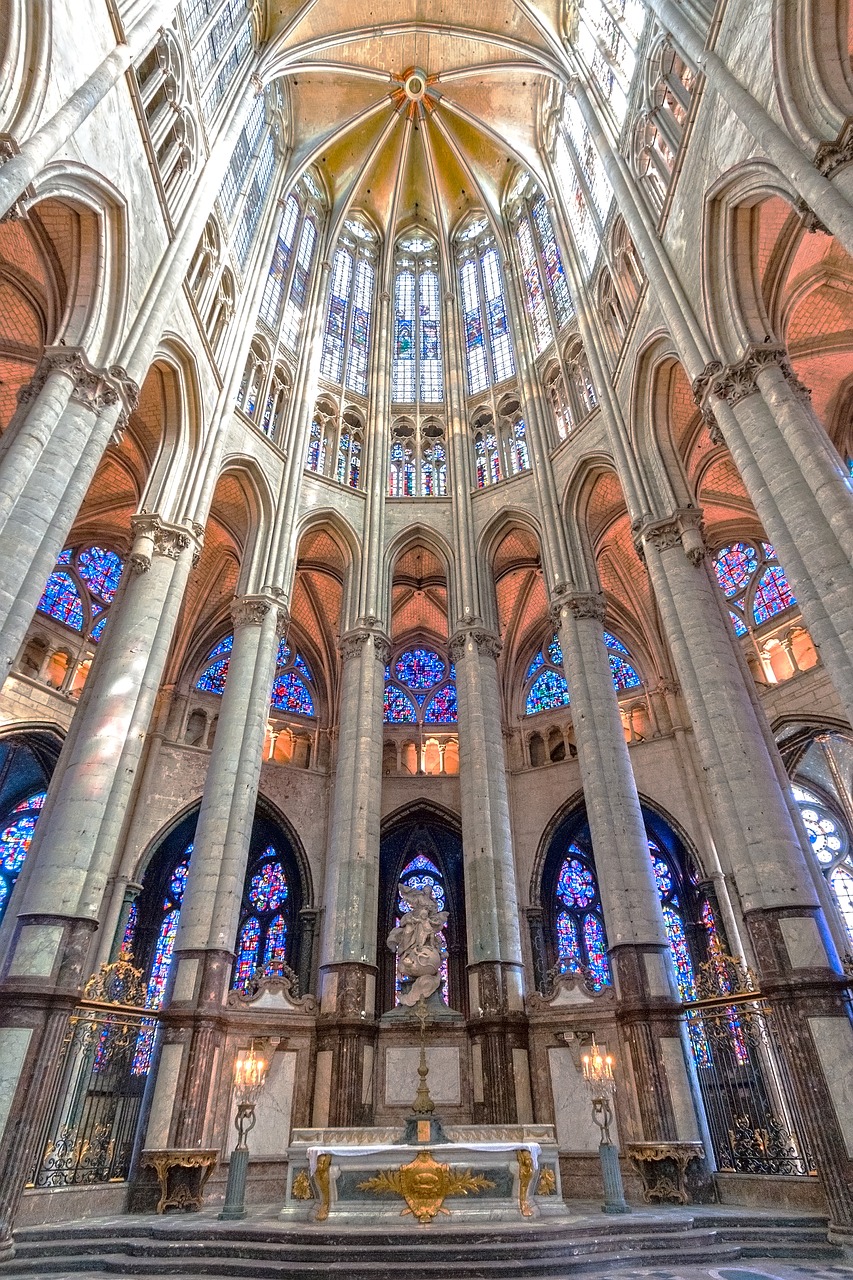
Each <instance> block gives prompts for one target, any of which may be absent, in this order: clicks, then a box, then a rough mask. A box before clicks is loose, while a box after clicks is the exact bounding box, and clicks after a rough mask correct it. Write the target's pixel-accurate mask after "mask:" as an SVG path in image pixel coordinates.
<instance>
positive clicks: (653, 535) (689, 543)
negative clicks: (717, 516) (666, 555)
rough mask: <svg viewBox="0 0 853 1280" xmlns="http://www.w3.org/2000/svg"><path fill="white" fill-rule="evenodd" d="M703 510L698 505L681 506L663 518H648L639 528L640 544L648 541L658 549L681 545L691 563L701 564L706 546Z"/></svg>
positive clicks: (668, 549)
mask: <svg viewBox="0 0 853 1280" xmlns="http://www.w3.org/2000/svg"><path fill="white" fill-rule="evenodd" d="M703 525H704V522H703V517H702V512H701V511H700V509H699V508H698V507H681V508H680V509H679V510H678V511H674V512H673V513H672V515H671V516H666V517H665V518H664V519H663V520H646V521H644V522H643V523H642V524H641V525H640V526H639V529H638V534H639V539H640V545H644V544H646V543H648V544H650V545H651V546H653V547H655V548H656V550H658V551H671V550H672V549H673V548H674V547H681V549H682V550H683V551H684V554H685V555H686V556H687V559H688V560H689V561H690V563H691V564H694V565H696V564H701V562H702V561H703V560H704V558H705V554H706V547H705V537H704V532H703Z"/></svg>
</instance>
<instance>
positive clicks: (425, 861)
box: [400, 853, 441, 880]
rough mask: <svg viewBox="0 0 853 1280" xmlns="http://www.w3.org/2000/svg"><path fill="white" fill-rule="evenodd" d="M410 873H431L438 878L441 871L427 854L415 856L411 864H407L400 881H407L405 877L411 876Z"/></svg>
mask: <svg viewBox="0 0 853 1280" xmlns="http://www.w3.org/2000/svg"><path fill="white" fill-rule="evenodd" d="M410 871H431V872H432V873H433V875H436V876H437V875H440V874H441V872H440V871H439V869H438V867H437V866H436V865H435V863H434V862H433V861H432V859H431V858H428V857H427V856H426V854H425V853H416V854H415V856H414V858H412V860H411V862H409V863H407V864H406V866H405V867H404V869H403V874H402V876H401V877H400V879H401V880H403V879H405V877H406V876H407V875H408V874H409V872H410Z"/></svg>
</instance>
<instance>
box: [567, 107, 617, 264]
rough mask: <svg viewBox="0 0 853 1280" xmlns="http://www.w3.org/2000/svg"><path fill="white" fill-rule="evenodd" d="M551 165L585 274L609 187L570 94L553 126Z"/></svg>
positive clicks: (610, 198)
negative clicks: (556, 128)
mask: <svg viewBox="0 0 853 1280" xmlns="http://www.w3.org/2000/svg"><path fill="white" fill-rule="evenodd" d="M554 167H555V169H556V172H557V176H558V178H559V179H560V187H561V188H562V190H563V192H564V193H565V194H564V198H565V205H566V212H567V214H568V219H569V223H570V225H571V228H572V233H573V235H574V237H575V242H576V244H577V247H578V249H579V251H580V256H581V260H582V262H583V264H584V266H585V268H586V274H587V275H589V274H591V272H592V269H593V267H594V265H595V260H596V258H597V256H598V251H599V248H600V246H601V241H602V237H603V234H604V224H605V222H606V220H607V215H608V212H609V210H610V205H611V203H612V201H613V189H612V187H611V186H610V182H609V180H608V177H607V174H606V172H605V169H604V163H603V161H602V159H601V157H600V156H599V154H598V152H597V151H596V149H595V144H594V143H593V141H592V138H591V137H590V133H589V129H588V128H587V126H586V124H585V122H584V118H583V113H582V111H581V108H580V104H579V103H578V102H577V100H576V99H575V98H574V97H572V96H571V95H567V96H566V99H565V102H564V107H563V116H562V120H561V124H560V127H559V129H558V130H557V137H556V142H555V144H554Z"/></svg>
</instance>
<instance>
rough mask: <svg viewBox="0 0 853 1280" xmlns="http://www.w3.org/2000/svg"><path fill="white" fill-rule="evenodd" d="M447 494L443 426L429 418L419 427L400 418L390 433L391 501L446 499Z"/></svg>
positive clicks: (389, 490) (389, 494) (389, 493)
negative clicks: (396, 499) (393, 499)
mask: <svg viewBox="0 0 853 1280" xmlns="http://www.w3.org/2000/svg"><path fill="white" fill-rule="evenodd" d="M446 494H447V444H446V440H445V430H444V423H443V422H441V421H440V419H438V418H433V417H429V418H427V419H425V420H424V421H422V422H421V423H420V426H418V427H416V426H415V423H414V422H413V421H412V420H411V419H410V418H398V419H397V420H396V421H395V423H394V425H393V427H392V429H391V448H390V452H389V457H388V496H389V498H443V497H445V495H446Z"/></svg>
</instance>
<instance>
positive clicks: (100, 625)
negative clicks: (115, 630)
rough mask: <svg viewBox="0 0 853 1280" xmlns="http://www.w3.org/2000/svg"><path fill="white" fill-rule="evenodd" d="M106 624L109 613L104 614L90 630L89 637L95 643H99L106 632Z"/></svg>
mask: <svg viewBox="0 0 853 1280" xmlns="http://www.w3.org/2000/svg"><path fill="white" fill-rule="evenodd" d="M106 625H107V615H106V614H104V616H103V618H101V620H100V621H99V622H96V623H95V625H94V627H93V628H92V630H91V631H90V632H89V639H90V640H93V641H94V642H95V644H97V643H98V641H99V640H100V638H101V636H102V635H103V634H104V627H105V626H106Z"/></svg>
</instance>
